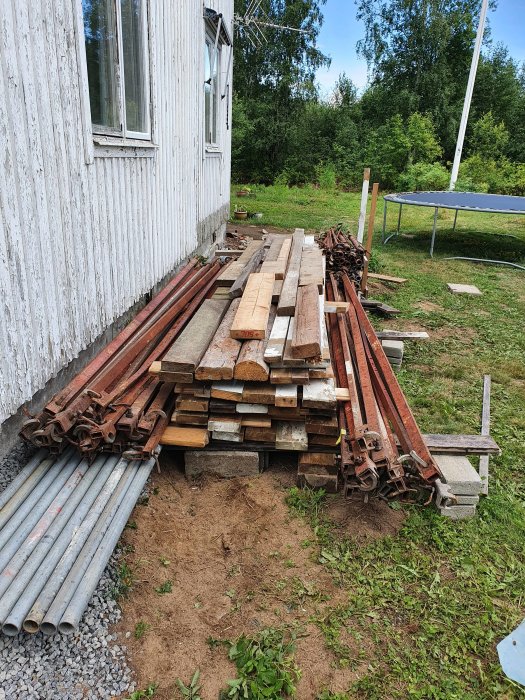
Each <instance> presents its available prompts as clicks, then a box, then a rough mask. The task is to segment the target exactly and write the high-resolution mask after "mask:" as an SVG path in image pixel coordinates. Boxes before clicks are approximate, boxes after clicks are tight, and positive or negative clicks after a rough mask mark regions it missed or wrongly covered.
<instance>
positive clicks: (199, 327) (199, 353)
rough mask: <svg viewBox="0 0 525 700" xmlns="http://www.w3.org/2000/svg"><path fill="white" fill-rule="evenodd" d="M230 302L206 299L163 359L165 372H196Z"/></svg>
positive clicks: (162, 367)
mask: <svg viewBox="0 0 525 700" xmlns="http://www.w3.org/2000/svg"><path fill="white" fill-rule="evenodd" d="M228 306H229V302H228V301H226V300H223V299H205V300H204V301H203V302H202V304H201V305H200V307H199V308H198V309H197V311H196V312H195V314H194V315H193V317H192V318H191V319H190V321H189V322H188V324H187V325H186V327H185V329H184V330H183V331H182V333H181V334H180V335H179V337H178V338H177V339H176V340H175V342H174V343H173V345H172V346H171V348H170V349H169V350H168V352H167V353H166V355H165V356H164V357H163V358H162V360H161V370H162V371H163V372H165V371H167V372H194V371H195V369H196V368H197V367H198V365H199V363H200V361H201V360H202V358H203V355H204V353H205V352H206V350H207V348H208V345H209V344H210V342H211V340H212V338H213V336H214V335H215V332H216V330H217V328H218V327H219V324H220V322H221V321H222V319H223V316H224V314H225V313H226V311H227V310H228Z"/></svg>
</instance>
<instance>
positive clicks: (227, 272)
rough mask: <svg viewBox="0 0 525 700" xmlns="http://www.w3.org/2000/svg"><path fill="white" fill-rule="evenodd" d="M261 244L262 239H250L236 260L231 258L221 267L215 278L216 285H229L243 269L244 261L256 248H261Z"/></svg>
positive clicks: (248, 258) (247, 259) (245, 261)
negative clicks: (229, 261) (230, 260)
mask: <svg viewBox="0 0 525 700" xmlns="http://www.w3.org/2000/svg"><path fill="white" fill-rule="evenodd" d="M262 246H263V242H262V241H250V242H249V243H248V245H247V246H246V248H245V249H244V250H243V251H242V253H241V255H240V256H239V258H238V259H237V260H233V261H232V262H231V263H229V264H228V265H225V266H224V267H223V268H222V270H221V272H220V274H219V276H218V277H217V280H216V283H217V286H218V287H231V286H232V284H233V283H234V282H235V280H236V279H237V277H239V275H240V274H241V272H242V271H243V270H244V267H245V265H246V263H247V262H248V261H249V260H250V258H251V257H252V256H253V254H254V253H255V252H256V251H257V250H259V249H260V248H262Z"/></svg>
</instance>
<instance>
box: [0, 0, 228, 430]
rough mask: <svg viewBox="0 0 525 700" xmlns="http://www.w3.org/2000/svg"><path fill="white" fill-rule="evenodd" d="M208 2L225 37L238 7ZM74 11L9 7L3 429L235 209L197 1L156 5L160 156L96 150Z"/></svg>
mask: <svg viewBox="0 0 525 700" xmlns="http://www.w3.org/2000/svg"><path fill="white" fill-rule="evenodd" d="M207 4H208V6H211V7H213V8H214V9H216V10H217V11H220V12H222V13H223V14H224V21H225V22H226V24H227V26H228V27H229V28H230V31H231V20H232V12H233V0H209V2H208V3H207ZM80 5H81V0H41V1H40V2H31V1H30V0H2V11H1V13H0V294H1V297H2V305H1V307H0V308H1V312H0V356H1V357H2V362H1V363H0V422H2V421H3V420H5V418H7V417H8V416H9V415H11V414H12V413H14V412H15V411H16V410H17V408H18V407H19V406H20V405H22V404H23V403H24V402H25V401H27V400H29V399H30V398H31V397H32V396H33V394H34V393H35V392H36V391H37V390H39V389H40V388H42V387H43V386H44V384H45V383H46V381H47V380H48V379H50V378H51V377H52V376H54V375H56V374H57V372H58V371H59V370H60V369H61V368H62V367H63V366H65V365H66V364H67V363H68V362H69V361H70V360H71V359H73V358H74V357H76V356H77V355H78V354H79V353H80V352H81V351H82V350H83V349H84V348H86V347H87V346H88V345H89V344H90V343H91V342H92V341H93V340H95V339H96V337H97V336H98V335H99V334H100V333H101V332H102V331H103V330H104V329H105V328H106V327H107V326H108V325H109V324H111V323H112V322H113V321H114V320H115V319H116V318H118V317H119V316H120V315H121V314H122V313H124V312H125V311H126V310H127V309H128V308H129V307H130V306H131V305H132V304H133V303H134V302H136V301H137V300H138V299H139V298H140V297H141V296H142V295H143V294H144V293H145V292H147V291H148V290H149V289H151V287H152V286H153V285H154V284H155V283H156V282H158V281H159V280H160V279H161V278H162V277H163V276H164V275H165V274H167V273H168V272H169V271H170V270H171V269H173V267H174V266H175V265H177V263H179V262H180V261H181V260H182V259H184V258H185V257H187V256H188V255H189V254H190V253H191V252H192V251H193V250H195V248H196V247H197V246H198V245H199V244H200V243H202V242H203V240H204V239H205V238H209V237H210V236H211V234H212V232H213V231H214V230H215V229H217V228H218V227H219V226H220V225H221V223H223V222H224V220H225V216H226V211H227V206H228V203H229V176H230V138H231V132H230V131H227V130H226V128H225V124H226V105H225V104H224V102H225V101H224V100H223V101H222V104H221V119H220V125H221V135H220V145H221V150H220V153H218V154H207V153H206V151H205V148H204V143H203V133H204V106H203V98H204V90H203V81H204V65H203V57H204V48H203V46H204V44H203V42H204V22H203V19H202V5H201V3H200V2H198V1H196V0H182V1H178V2H172V1H171V0H154V1H153V0H152V1H151V2H150V9H149V24H150V57H151V90H152V104H153V114H152V117H153V140H154V143H155V144H157V148H156V149H154V150H151V149H150V150H146V149H141V151H140V152H139V153H137V154H136V155H131V156H130V155H129V151H128V152H126V153H122V152H116V151H117V149H114V148H113V149H110V148H108V149H104V150H102V149H100V148H96V147H95V149H93V146H92V143H91V136H90V134H89V131H88V129H87V127H89V125H88V124H87V118H86V100H85V95H86V84H85V80H86V77H85V76H86V71H85V64H84V63H83V62H84V60H85V58H84V55H83V52H82V50H79V47H80V49H82V26H79V18H80V19H81V12H79V8H80ZM229 50H230V49H229V48H225V49H224V52H223V53H224V55H223V64H222V68H223V70H224V69H225V68H226V64H227V55H228V51H229ZM225 80H226V78H225V76H223V80H222V85H223V86H224V84H225ZM230 94H231V90H230ZM230 122H231V118H230ZM93 153H94V154H95V155H94V157H93ZM119 153H120V155H119Z"/></svg>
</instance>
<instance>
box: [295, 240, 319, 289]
mask: <svg viewBox="0 0 525 700" xmlns="http://www.w3.org/2000/svg"><path fill="white" fill-rule="evenodd" d="M311 284H315V285H316V287H317V292H318V293H321V292H322V291H323V287H324V273H323V253H322V251H321V249H320V248H318V247H317V246H311V247H303V251H302V254H301V266H300V269H299V287H306V286H309V285H311Z"/></svg>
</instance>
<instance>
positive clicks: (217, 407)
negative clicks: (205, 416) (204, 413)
mask: <svg viewBox="0 0 525 700" xmlns="http://www.w3.org/2000/svg"><path fill="white" fill-rule="evenodd" d="M210 413H217V414H224V413H228V414H229V413H235V403H233V401H222V400H221V399H210Z"/></svg>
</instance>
